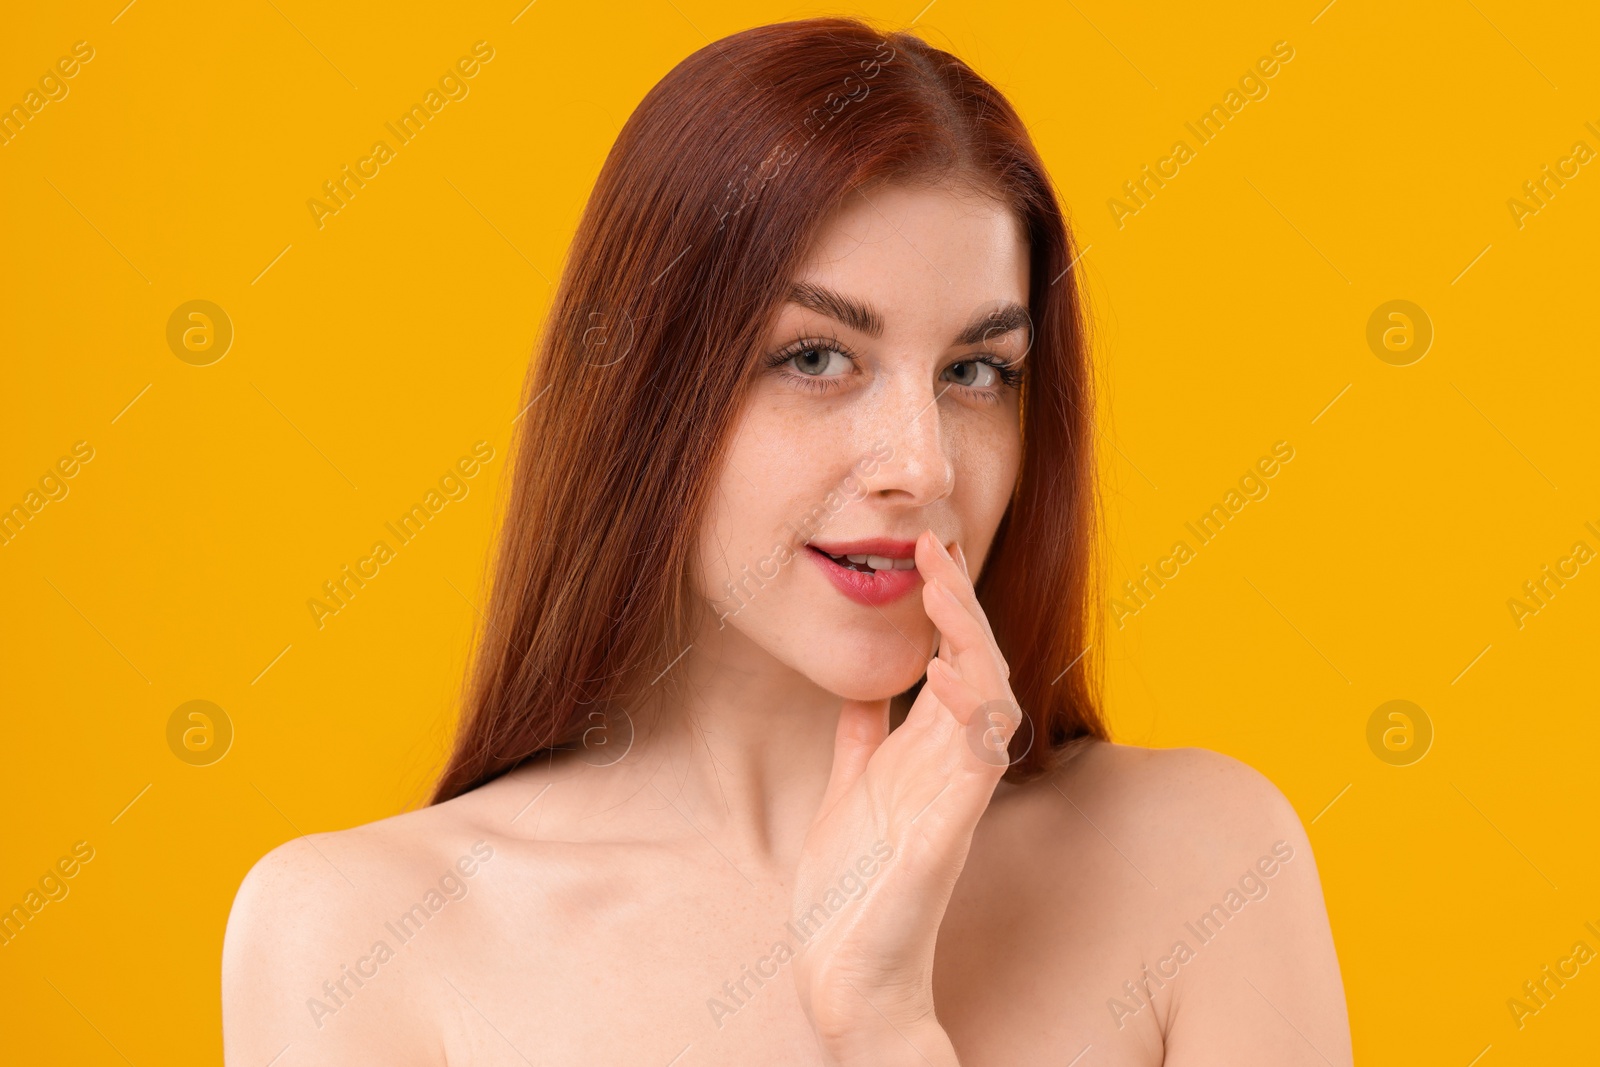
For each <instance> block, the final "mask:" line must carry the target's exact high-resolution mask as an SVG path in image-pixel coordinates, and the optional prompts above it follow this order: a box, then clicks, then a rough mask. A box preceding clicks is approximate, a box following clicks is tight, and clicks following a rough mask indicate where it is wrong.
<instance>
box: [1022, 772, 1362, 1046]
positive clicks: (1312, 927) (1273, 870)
mask: <svg viewBox="0 0 1600 1067" xmlns="http://www.w3.org/2000/svg"><path fill="white" fill-rule="evenodd" d="M1018 790H1019V793H1018V794H1017V796H1016V798H1015V800H1014V801H1013V803H1015V802H1016V801H1022V802H1023V805H1022V806H1030V805H1038V806H1039V808H1040V810H1041V811H1043V810H1045V809H1044V805H1045V804H1046V803H1047V802H1049V801H1051V800H1054V802H1055V811H1054V813H1053V819H1054V820H1055V821H1054V826H1055V828H1056V829H1057V830H1058V831H1059V833H1058V834H1057V835H1052V837H1058V838H1059V839H1060V840H1061V841H1063V842H1064V847H1063V851H1065V852H1071V853H1073V854H1074V855H1075V856H1076V858H1077V862H1078V863H1080V864H1082V863H1084V862H1085V861H1086V860H1091V861H1092V862H1093V863H1094V864H1095V869H1096V870H1097V871H1098V872H1100V883H1101V884H1102V885H1113V884H1114V885H1116V886H1118V887H1119V888H1118V889H1117V890H1116V891H1115V892H1106V893H1104V894H1103V895H1099V896H1094V897H1091V898H1088V899H1092V900H1093V901H1094V902H1095V905H1096V906H1097V907H1099V908H1102V909H1104V910H1106V911H1112V910H1115V911H1116V912H1117V913H1118V914H1119V915H1120V916H1121V917H1122V919H1123V920H1124V921H1125V922H1126V923H1127V926H1126V930H1127V936H1129V937H1130V938H1132V939H1133V940H1135V941H1137V942H1138V943H1139V945H1140V954H1141V956H1142V957H1143V959H1142V961H1141V964H1140V966H1139V968H1136V969H1135V974H1136V975H1137V977H1134V978H1133V980H1132V982H1130V983H1129V984H1128V985H1127V986H1126V987H1125V990H1124V993H1125V995H1124V996H1123V997H1122V998H1113V1001H1112V1002H1109V1003H1108V1005H1107V1007H1108V1011H1109V1016H1108V1017H1109V1018H1111V1019H1113V1020H1114V1021H1115V1024H1116V1025H1117V1027H1118V1028H1120V1027H1121V1025H1122V1024H1123V1022H1124V1020H1126V1019H1131V1018H1134V1017H1136V1016H1138V1015H1139V1014H1140V1013H1141V1011H1142V1009H1143V1008H1144V1007H1145V1006H1146V1005H1147V1004H1150V1005H1154V1006H1155V1007H1156V1008H1157V1012H1156V1015H1157V1017H1159V1018H1160V1020H1161V1026H1160V1031H1161V1040H1162V1043H1163V1046H1164V1050H1165V1053H1164V1054H1165V1058H1164V1060H1163V1062H1164V1063H1166V1064H1168V1065H1169V1067H1190V1065H1199V1064H1213V1063H1224V1062H1298V1061H1300V1060H1306V1061H1308V1062H1316V1061H1317V1060H1318V1058H1319V1056H1320V1057H1321V1059H1324V1060H1326V1061H1327V1062H1329V1063H1332V1064H1347V1063H1350V1062H1351V1051H1350V1035H1349V1023H1348V1018H1347V1015H1346V1008H1345V999H1344V988H1343V983H1342V979H1341V975H1340V969H1339V961H1338V956H1337V953H1336V951H1335V948H1334V943H1333V938H1332V933H1331V929H1330V924H1329V920H1328V914H1327V908H1326V905H1325V902H1324V899H1323V893H1322V885H1321V879H1320V875H1319V873H1318V870H1317V864H1316V860H1315V857H1314V856H1313V854H1312V847H1311V843H1310V841H1309V840H1308V838H1307V834H1306V830H1305V827H1304V826H1303V825H1302V823H1301V820H1300V817H1299V815H1298V814H1297V813H1296V811H1295V809H1294V806H1293V805H1292V804H1291V803H1290V802H1289V800H1288V799H1287V798H1286V797H1285V796H1284V795H1283V793H1282V791H1281V790H1279V789H1278V787H1277V786H1276V785H1274V784H1273V783H1272V782H1271V780H1269V779H1268V778H1267V777H1266V776H1265V775H1263V774H1262V773H1261V772H1260V771H1258V770H1256V769H1255V768H1253V767H1251V766H1249V765H1248V764H1246V763H1244V762H1242V761H1240V760H1237V759H1234V758H1232V757H1230V756H1227V755H1224V754H1222V753H1218V752H1213V751H1210V750H1207V749H1203V748H1173V749H1155V748H1143V747H1140V746H1135V745H1120V744H1113V743H1109V742H1092V743H1087V744H1085V745H1083V747H1082V748H1081V750H1080V751H1079V752H1077V753H1075V754H1070V755H1069V758H1067V759H1066V760H1065V761H1063V763H1062V764H1060V765H1059V766H1058V767H1057V768H1056V769H1055V770H1054V771H1053V772H1051V773H1050V774H1048V775H1046V776H1044V777H1043V778H1041V779H1040V780H1038V781H1036V782H1034V783H1029V784H1028V785H1026V786H1021V787H1018ZM1024 794H1026V795H1025V796H1024ZM1038 817H1039V816H1036V818H1038ZM1041 828H1042V827H1041V826H1039V825H1038V824H1036V825H1035V826H1034V828H1033V831H1034V832H1035V833H1037V832H1038V831H1039V830H1040V829H1041ZM1061 862H1062V863H1067V862H1069V861H1067V860H1062V861H1061ZM1130 868H1131V871H1130ZM1134 872H1136V873H1137V876H1138V877H1137V878H1135V877H1134ZM1202 957H1203V958H1204V961H1205V962H1202V963H1198V964H1195V963H1194V961H1196V960H1199V959H1201V958H1202ZM1191 964H1193V965H1191ZM1308 1046H1309V1047H1308Z"/></svg>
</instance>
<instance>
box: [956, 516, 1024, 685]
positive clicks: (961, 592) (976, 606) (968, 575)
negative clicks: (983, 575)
mask: <svg viewBox="0 0 1600 1067" xmlns="http://www.w3.org/2000/svg"><path fill="white" fill-rule="evenodd" d="M950 555H951V556H953V557H955V561H956V563H957V564H958V565H959V566H960V567H961V576H962V577H963V578H965V579H966V580H967V581H966V584H965V585H958V586H957V587H956V589H955V593H956V595H957V596H960V597H962V598H963V599H965V598H966V596H967V595H970V596H971V598H972V601H971V606H972V608H973V610H974V611H975V612H976V614H977V616H978V618H979V620H981V621H982V623H983V628H984V629H985V630H987V631H988V633H989V640H991V641H993V640H994V627H993V626H991V625H989V616H988V614H987V613H986V612H985V611H984V610H983V604H982V602H980V601H979V600H978V588H977V585H976V583H975V582H973V580H972V571H971V569H970V568H969V567H968V565H967V553H966V550H965V549H963V548H962V547H961V542H960V541H952V542H951V543H950ZM1007 673H1010V672H1009V670H1008V671H1007Z"/></svg>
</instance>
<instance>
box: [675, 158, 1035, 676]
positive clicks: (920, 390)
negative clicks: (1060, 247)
mask: <svg viewBox="0 0 1600 1067" xmlns="http://www.w3.org/2000/svg"><path fill="white" fill-rule="evenodd" d="M796 280H797V281H802V282H814V283H817V284H819V285H823V286H826V287H828V288H829V289H832V290H834V291H836V292H839V293H844V294H849V295H851V296H853V297H855V298H856V299H858V300H860V301H862V302H864V303H868V304H870V305H872V306H873V307H874V308H876V309H878V310H879V312H880V313H881V314H882V316H883V319H884V322H885V329H884V331H883V335H882V336H881V337H879V338H872V337H869V336H867V335H866V334H864V333H861V332H858V331H855V330H851V329H849V328H848V327H846V326H844V325H843V324H841V323H838V322H836V321H835V320H833V319H831V318H829V317H828V316H825V315H822V314H820V313H818V312H816V311H813V310H810V309H808V308H804V307H801V306H800V305H798V304H792V303H791V304H786V305H785V306H784V307H783V308H782V310H781V311H780V313H779V315H778V319H777V323H776V325H775V327H774V328H773V330H772V331H771V335H770V336H771V344H770V345H769V346H768V347H767V348H766V349H764V350H763V352H762V353H761V356H762V357H765V355H766V354H767V352H771V351H776V350H779V349H781V348H783V347H784V346H785V345H786V344H788V342H790V341H793V340H797V339H811V338H830V337H832V338H837V339H838V340H839V341H840V342H842V343H843V344H845V345H847V346H848V348H849V351H850V353H851V354H853V355H855V356H856V358H857V361H858V362H857V363H855V364H851V363H850V361H849V360H847V359H845V358H842V357H840V356H831V357H830V360H829V364H828V365H822V366H818V367H817V368H816V369H818V370H821V371H823V372H824V373H823V375H820V376H823V377H828V378H831V379H833V380H834V381H836V382H838V383H839V385H838V386H837V387H836V388H833V389H831V390H830V391H828V392H824V393H818V392H815V391H813V390H810V389H807V388H805V387H803V386H801V385H798V384H796V383H794V382H792V381H790V380H786V379H785V378H784V377H783V376H782V375H781V374H778V373H767V374H765V375H764V376H763V377H762V379H761V381H760V383H759V385H758V386H757V387H756V388H755V390H754V393H753V395H752V396H751V398H750V400H749V402H748V403H747V405H746V407H745V410H744V412H743V413H742V417H741V419H740V421H739V423H738V426H737V429H736V430H735V433H734V438H733V444H732V449H731V454H730V456H729V465H728V467H727V468H726V469H725V471H724V473H723V475H722V478H721V481H720V484H719V493H718V496H717V501H718V506H717V507H716V510H715V512H714V513H713V515H712V517H711V520H710V522H709V523H708V527H707V530H706V533H705V535H704V537H703V547H702V567H703V571H704V574H705V576H706V577H705V578H704V579H702V584H701V590H702V592H703V593H704V594H705V595H706V596H707V597H709V598H713V599H716V598H718V597H724V598H725V597H726V595H727V594H726V583H728V582H731V581H733V580H734V579H735V578H736V577H737V576H738V574H739V570H740V568H741V566H742V565H743V564H746V563H754V562H756V561H759V560H761V559H763V558H766V557H770V556H771V555H772V548H773V546H774V545H775V544H776V543H778V542H779V541H780V540H783V539H785V538H792V536H793V535H792V534H790V533H789V531H788V530H786V529H785V525H784V524H785V523H795V524H797V525H798V524H799V523H800V521H801V520H802V519H803V518H804V517H805V516H807V515H809V514H811V513H812V511H813V509H815V508H817V507H818V506H819V505H823V504H824V502H825V501H826V500H827V498H828V494H829V493H841V494H843V493H844V492H847V491H848V489H849V488H850V487H851V486H852V485H853V484H854V485H857V486H859V489H857V491H856V495H861V494H862V493H863V492H864V496H863V497H862V499H860V500H857V501H853V502H851V503H850V504H848V505H847V506H846V507H844V508H843V509H842V510H840V511H838V512H837V513H835V514H833V516H832V518H831V519H830V520H829V521H828V523H827V525H826V526H824V527H822V532H821V534H820V537H821V539H823V540H827V541H847V540H852V539H855V538H857V537H863V536H874V535H880V536H892V537H896V538H898V539H902V540H906V541H911V540H915V539H916V537H917V535H918V534H920V533H921V532H922V531H923V529H925V528H929V527H931V528H932V529H933V530H934V531H935V532H936V533H937V534H938V535H939V536H940V537H941V538H942V539H943V540H944V541H945V542H946V543H948V542H950V541H959V542H960V543H961V545H962V546H963V549H964V551H965V552H966V553H967V557H968V560H969V562H970V564H971V566H972V567H973V573H974V577H976V574H977V571H978V568H979V565H980V563H981V561H982V560H983V558H984V556H985V554H986V553H987V552H988V547H989V543H990V541H991V540H992V539H993V536H994V531H995V529H996V528H997V527H998V526H999V524H1000V519H1001V517H1002V516H1003V515H1004V513H1005V508H1006V504H1007V502H1008V500H1009V499H1010V495H1011V490H1012V486H1013V485H1014V484H1015V481H1016V476H1017V471H1018V469H1019V466H1020V463H1021V456H1022V441H1021V431H1020V420H1019V408H1018V403H1017V398H1018V394H1017V391H1016V390H1015V389H1011V388H1006V387H1004V386H1000V385H998V383H997V384H996V386H995V387H991V388H989V389H988V390H982V391H986V392H988V393H991V394H994V396H992V397H990V396H985V397H982V398H980V397H978V396H976V395H974V394H976V393H978V392H980V390H977V389H973V388H970V387H968V386H966V385H964V384H961V382H962V381H978V380H979V379H978V378H977V377H976V376H975V375H974V374H973V373H972V371H971V370H970V369H966V370H963V369H959V368H958V369H957V370H956V372H955V376H952V375H951V374H950V373H948V372H949V371H950V369H951V367H952V365H953V364H959V363H960V361H961V360H963V359H964V358H970V357H972V356H974V355H977V354H980V353H984V352H989V353H993V354H996V355H999V356H1002V357H1004V358H1007V359H1009V360H1015V359H1017V358H1018V357H1019V356H1021V355H1022V354H1023V353H1025V352H1026V351H1027V340H1026V333H1025V332H1023V331H1019V332H1018V333H1016V334H1011V335H1007V336H1005V337H1003V338H1000V339H998V340H997V341H996V342H995V343H989V344H979V345H972V344H968V345H954V344H952V341H953V339H954V338H955V337H956V336H957V334H958V333H959V332H960V330H961V328H962V327H963V326H965V325H966V324H967V323H968V321H969V320H970V319H971V318H972V317H973V316H974V314H981V313H982V312H983V311H985V310H986V309H988V308H989V307H991V306H993V305H995V304H997V303H998V302H999V301H1002V300H1004V301H1014V302H1016V303H1018V304H1022V305H1024V306H1026V304H1027V299H1028V246H1027V243H1026V241H1025V240H1024V237H1023V234H1022V232H1021V228H1020V226H1019V224H1018V222H1017V220H1016V218H1015V216H1013V215H1012V214H1011V213H1010V212H1008V211H1006V210H1005V209H1004V208H1003V207H1002V206H1000V205H999V204H997V203H995V202H993V201H990V200H987V199H979V198H975V197H972V196H970V195H959V194H957V193H956V192H954V191H952V190H947V189H943V188H941V189H939V190H936V191H933V192H928V191H910V190H906V189H901V188H893V187H891V188H887V189H878V190H873V191H869V192H868V193H867V198H860V197H858V198H856V199H854V200H852V201H851V202H849V203H847V204H846V205H845V207H844V208H843V209H842V210H841V211H840V213H839V215H838V216H837V218H836V220H835V222H834V224H833V226H832V227H830V228H828V229H827V231H826V232H825V234H824V235H823V237H822V238H821V240H819V241H818V242H817V246H816V248H815V249H814V251H813V254H812V258H811V261H810V263H809V264H808V266H807V268H806V269H805V270H803V271H802V272H801V273H800V275H799V276H798V278H797V279H796ZM824 343H825V342H824ZM968 366H969V367H970V366H971V365H970V364H969V365H968ZM790 373H791V374H796V373H798V372H795V371H792V370H791V372H790ZM986 374H987V378H992V377H993V375H992V372H986ZM987 378H985V379H983V380H987ZM880 443H881V444H882V445H886V446H887V449H889V450H892V458H891V459H889V460H888V461H887V462H884V463H883V464H881V466H880V467H879V469H878V470H877V471H876V473H874V474H872V475H871V476H866V477H861V476H859V475H857V476H856V481H855V482H854V483H852V482H851V481H849V479H851V477H852V474H853V468H854V465H855V464H856V463H858V462H859V461H861V460H862V459H863V458H869V457H873V455H874V453H873V448H874V445H875V444H880ZM841 487H844V489H843V490H841ZM769 569H770V568H769ZM735 608H737V609H738V610H737V611H736V613H734V614H732V615H731V616H730V617H729V618H728V620H727V625H728V626H731V627H732V628H734V629H735V630H737V631H738V632H739V634H741V635H743V636H744V637H746V638H748V640H749V646H747V647H750V648H751V651H752V652H753V653H754V654H755V655H757V656H776V657H777V658H778V659H779V660H781V661H782V662H783V663H785V664H787V665H789V666H790V667H792V668H794V669H795V670H797V671H799V672H800V673H802V674H804V675H805V676H806V677H808V678H810V679H811V680H812V681H814V682H815V683H817V684H818V685H820V686H822V687H824V688H826V689H828V690H829V691H831V692H834V693H838V694H840V695H841V696H853V697H859V698H863V699H865V698H870V697H877V696H882V695H884V694H885V693H895V692H900V691H903V690H905V689H907V688H909V687H910V686H911V685H912V684H914V683H915V682H916V680H917V679H918V678H919V677H921V674H922V670H923V667H924V665H925V663H926V660H927V657H928V655H929V654H931V652H932V650H933V638H934V628H933V624H932V623H931V622H930V621H929V620H928V618H927V615H926V613H925V612H924V611H923V610H922V606H921V603H920V601H919V599H918V598H917V597H915V596H907V597H904V598H902V599H901V600H898V601H896V602H895V603H893V604H890V605H888V606H886V607H884V608H883V609H882V610H881V612H874V611H871V610H867V611H863V610H862V609H861V607H860V606H859V605H857V604H854V603H852V602H850V601H848V600H846V599H844V598H842V597H841V596H840V595H839V594H838V592H837V591H836V590H835V589H834V588H833V586H832V585H831V584H829V583H828V582H827V580H826V579H825V578H824V577H823V576H822V574H821V573H820V572H819V571H818V570H817V568H816V567H815V566H814V565H813V564H812V563H811V561H809V560H807V559H804V558H803V557H800V558H796V559H795V560H794V561H793V562H792V563H790V564H789V565H787V566H785V567H783V568H782V569H781V571H780V573H779V575H778V577H777V578H775V579H774V580H772V581H771V582H768V583H766V584H764V585H762V586H760V587H759V588H758V589H757V590H756V591H755V592H754V594H753V595H751V596H750V597H749V598H748V603H745V604H744V606H742V607H741V606H740V601H736V600H730V601H729V602H728V607H727V608H725V609H724V610H730V611H731V610H733V609H735ZM797 623H798V624H799V625H796V624H797ZM864 650H870V651H871V652H872V654H871V655H863V654H862V653H863V651H864ZM919 650H921V651H920V652H919Z"/></svg>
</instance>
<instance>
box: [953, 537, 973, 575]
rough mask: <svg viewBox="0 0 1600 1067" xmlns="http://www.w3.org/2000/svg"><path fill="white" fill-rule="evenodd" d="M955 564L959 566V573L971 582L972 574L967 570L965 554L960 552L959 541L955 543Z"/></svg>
mask: <svg viewBox="0 0 1600 1067" xmlns="http://www.w3.org/2000/svg"><path fill="white" fill-rule="evenodd" d="M956 562H958V563H960V564H961V573H962V574H965V575H966V576H967V580H968V581H969V582H970V581H971V580H972V572H971V571H969V570H967V554H966V553H965V552H963V551H962V550H961V542H960V541H957V542H956Z"/></svg>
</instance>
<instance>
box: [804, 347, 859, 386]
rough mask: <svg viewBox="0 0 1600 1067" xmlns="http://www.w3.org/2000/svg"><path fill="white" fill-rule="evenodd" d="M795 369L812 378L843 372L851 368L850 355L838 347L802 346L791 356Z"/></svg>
mask: <svg viewBox="0 0 1600 1067" xmlns="http://www.w3.org/2000/svg"><path fill="white" fill-rule="evenodd" d="M789 362H790V363H793V364H794V369H795V370H797V371H799V372H800V373H801V374H804V375H806V376H807V377H812V378H822V377H828V376H831V375H833V374H842V373H844V372H845V371H847V370H849V369H850V357H849V356H847V355H845V354H844V353H843V352H840V351H839V350H838V349H837V348H823V347H820V346H812V347H809V348H802V349H801V350H800V351H798V352H796V353H795V354H794V355H792V356H790V357H789Z"/></svg>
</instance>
